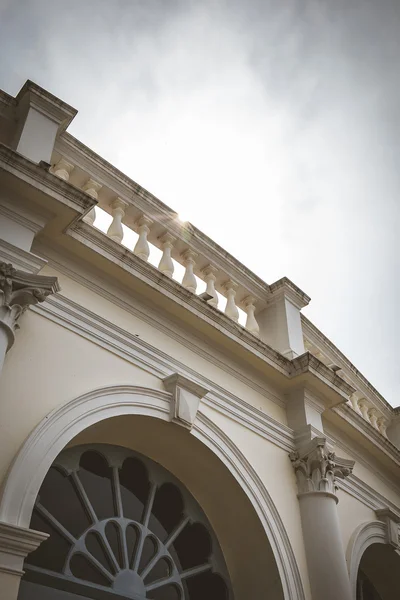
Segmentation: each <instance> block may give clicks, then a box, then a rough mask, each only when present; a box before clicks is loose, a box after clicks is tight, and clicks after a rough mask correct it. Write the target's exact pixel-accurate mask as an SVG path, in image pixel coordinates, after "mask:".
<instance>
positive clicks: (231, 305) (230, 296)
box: [224, 279, 239, 321]
mask: <svg viewBox="0 0 400 600" xmlns="http://www.w3.org/2000/svg"><path fill="white" fill-rule="evenodd" d="M237 287H238V286H237V283H235V282H234V281H232V280H231V279H230V280H229V281H227V282H226V283H225V284H224V288H225V290H226V296H227V302H226V307H225V314H226V316H227V317H230V318H231V319H232V320H233V321H238V320H239V311H238V308H237V306H236V304H235V296H236V290H237Z"/></svg>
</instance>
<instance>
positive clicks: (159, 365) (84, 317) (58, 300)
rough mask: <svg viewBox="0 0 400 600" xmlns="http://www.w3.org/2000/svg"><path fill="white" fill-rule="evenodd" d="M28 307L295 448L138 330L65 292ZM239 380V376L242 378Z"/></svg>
mask: <svg viewBox="0 0 400 600" xmlns="http://www.w3.org/2000/svg"><path fill="white" fill-rule="evenodd" d="M30 310H32V311H33V312H36V313H38V314H40V315H41V316H43V317H45V318H48V319H50V320H52V321H53V322H56V323H58V324H59V325H61V326H63V327H65V328H66V329H68V330H70V331H73V332H75V333H77V334H78V335H80V336H82V337H84V338H85V339H88V340H90V341H91V342H93V343H95V344H97V345H99V346H100V347H101V348H104V349H106V350H108V351H109V352H112V353H113V354H116V355H117V356H120V357H121V358H123V359H124V360H127V361H129V362H130V363H132V364H134V365H136V366H139V367H140V368H141V369H143V370H145V371H146V372H148V373H150V374H152V375H155V376H156V377H160V378H163V377H166V376H168V375H170V374H171V373H175V372H177V373H180V374H182V375H184V376H186V377H188V378H191V379H193V380H195V381H196V382H197V383H198V384H199V385H202V386H204V387H206V388H207V389H209V390H210V391H209V393H208V394H207V396H206V397H205V398H204V399H203V400H202V402H203V403H204V404H206V405H208V406H210V407H211V408H213V409H214V410H216V411H217V412H219V413H221V414H223V415H224V416H226V417H228V418H230V419H232V420H233V421H235V422H236V423H240V425H242V426H243V427H246V428H247V429H250V430H251V431H253V432H254V433H256V434H257V435H259V436H261V437H262V438H263V439H266V440H268V441H269V442H271V443H272V444H274V445H276V446H278V447H279V448H281V449H282V450H284V451H286V452H292V451H293V450H294V449H295V444H294V437H293V436H294V432H293V430H292V429H290V428H289V427H287V426H286V425H284V424H283V423H279V422H278V421H276V420H275V419H273V418H272V417H270V416H269V415H267V414H266V413H265V412H263V411H261V410H259V409H257V408H255V407H254V406H251V405H250V404H248V403H247V402H246V401H245V400H243V399H242V398H240V397H238V396H235V395H234V394H232V393H230V392H228V391H226V390H224V389H223V388H222V387H220V386H218V385H217V384H215V383H214V382H213V381H211V380H209V379H207V378H206V377H203V376H201V375H200V374H199V373H197V372H196V371H194V370H192V369H190V368H189V367H187V366H186V365H185V364H184V363H182V362H180V361H178V360H176V359H173V358H172V357H171V356H170V355H167V354H165V353H164V352H162V351H161V350H160V349H158V348H155V347H153V346H151V345H150V344H148V343H147V342H145V341H144V340H142V339H141V338H139V337H136V336H135V335H132V334H129V333H128V332H126V331H125V330H123V329H121V328H119V327H117V326H116V325H113V324H112V323H110V322H109V321H107V320H105V319H103V318H102V317H99V316H98V315H96V314H95V313H92V312H91V311H89V310H88V309H86V308H84V307H82V306H79V305H78V304H76V303H75V302H73V301H72V300H70V299H68V298H65V297H63V296H62V295H61V294H57V295H56V296H54V297H51V298H49V299H48V300H47V301H46V302H45V303H43V304H38V305H36V306H34V307H31V308H30ZM235 376H238V373H235ZM239 379H241V378H240V377H239ZM246 383H247V382H246ZM257 391H259V392H260V393H263V394H264V395H266V396H267V397H268V398H269V399H271V398H270V396H269V395H267V392H266V391H265V390H262V389H261V390H260V389H258V390H257ZM334 443H335V444H336V445H337V446H338V447H340V448H342V449H343V450H344V451H345V452H347V453H349V454H350V455H352V456H354V457H355V458H356V460H357V462H359V463H361V464H364V466H366V467H367V468H369V467H370V465H369V464H368V463H367V462H366V461H365V460H364V459H363V458H362V457H361V455H359V454H358V453H355V451H354V450H353V449H351V448H349V447H348V446H347V445H346V444H345V443H344V442H342V441H341V440H338V439H337V437H336V436H335V439H334ZM376 475H377V476H378V477H379V478H380V479H381V480H382V481H383V483H385V485H388V486H389V487H390V488H391V489H393V490H394V491H395V492H396V493H400V492H399V489H398V488H397V487H396V486H395V485H394V484H393V482H392V481H390V480H389V479H388V478H387V477H383V475H382V474H381V473H376ZM338 485H339V488H340V489H342V490H343V491H345V492H347V493H348V494H350V495H351V496H353V497H354V498H356V499H357V500H359V501H360V502H362V503H363V504H364V505H365V506H368V508H372V509H374V510H375V509H378V508H383V507H384V506H390V507H391V508H392V509H393V510H397V511H399V512H400V507H399V506H396V505H395V504H393V503H392V502H390V501H389V500H388V499H387V498H385V497H384V496H382V495H381V494H379V493H378V492H376V490H374V489H373V488H372V487H370V486H369V485H368V484H366V483H365V482H363V481H362V480H361V479H359V478H358V477H356V476H355V475H351V476H350V477H348V478H347V479H344V480H338Z"/></svg>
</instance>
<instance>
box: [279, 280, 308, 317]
mask: <svg viewBox="0 0 400 600" xmlns="http://www.w3.org/2000/svg"><path fill="white" fill-rule="evenodd" d="M269 287H270V292H271V296H272V297H271V301H269V302H271V303H273V302H274V300H275V299H276V298H279V297H281V296H284V297H286V298H288V299H289V300H290V301H291V302H292V304H294V305H295V306H296V307H297V308H298V309H299V310H301V309H302V308H304V307H305V306H307V305H308V304H309V302H310V300H311V298H310V297H309V296H307V294H305V293H304V292H303V290H301V289H300V288H299V287H297V285H295V284H294V283H293V282H292V281H290V279H288V278H287V277H282V278H281V279H278V281H275V283H272V284H271V285H270V286H269Z"/></svg>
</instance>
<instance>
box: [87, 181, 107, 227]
mask: <svg viewBox="0 0 400 600" xmlns="http://www.w3.org/2000/svg"><path fill="white" fill-rule="evenodd" d="M102 187H103V186H102V185H101V183H97V181H94V180H93V179H88V180H87V182H86V183H85V185H84V186H83V188H82V190H83V191H84V192H86V193H87V194H88V195H89V196H91V197H92V198H94V199H95V200H97V199H98V194H99V191H100V190H101V188H102ZM83 220H84V221H85V223H88V224H89V225H93V223H94V222H95V220H96V210H95V207H94V206H93V208H92V209H91V210H90V211H89V212H88V214H87V215H86V216H85V217H84V219H83Z"/></svg>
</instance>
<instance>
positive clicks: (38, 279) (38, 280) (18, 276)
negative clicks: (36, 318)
mask: <svg viewBox="0 0 400 600" xmlns="http://www.w3.org/2000/svg"><path fill="white" fill-rule="evenodd" d="M59 289H60V288H59V286H58V282H57V277H44V276H42V275H31V274H30V273H25V272H23V271H18V270H17V269H14V267H13V266H12V265H11V264H7V263H4V262H0V373H1V371H2V368H3V363H4V359H5V355H6V353H7V351H8V350H9V349H10V348H11V346H12V345H13V343H14V338H15V331H16V329H18V328H19V320H20V317H21V315H22V314H23V313H24V312H25V311H26V309H27V308H28V307H29V306H32V305H33V304H37V303H38V302H43V301H44V300H45V299H46V298H47V296H49V295H50V294H54V293H55V292H58V291H59Z"/></svg>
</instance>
